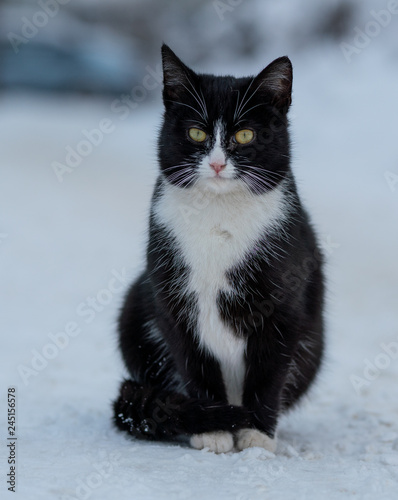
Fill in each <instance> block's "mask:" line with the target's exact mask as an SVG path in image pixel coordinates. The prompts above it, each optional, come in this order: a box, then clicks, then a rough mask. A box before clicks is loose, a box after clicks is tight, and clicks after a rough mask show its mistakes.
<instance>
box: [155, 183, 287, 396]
mask: <svg viewBox="0 0 398 500" xmlns="http://www.w3.org/2000/svg"><path fill="white" fill-rule="evenodd" d="M283 208H284V195H283V189H282V188H277V189H275V190H273V191H271V192H269V193H266V194H264V195H261V196H253V195H249V194H248V193H247V191H246V190H244V189H242V191H234V192H229V193H224V194H215V193H211V192H207V193H206V192H203V191H201V190H199V189H198V188H195V187H194V188H190V189H181V188H177V187H175V186H172V185H169V184H166V185H165V189H164V192H163V195H162V196H161V197H160V198H159V199H158V200H157V203H156V206H155V216H156V218H157V221H158V222H159V223H161V224H163V225H164V226H166V227H167V228H168V229H169V230H171V232H172V234H173V235H174V236H175V238H176V240H177V241H178V244H179V247H180V251H181V253H182V256H183V259H184V261H185V263H186V264H187V266H188V267H189V269H190V279H189V283H188V287H187V290H186V291H187V293H188V292H189V293H191V292H194V294H195V296H196V297H197V301H198V319H197V324H196V335H197V336H198V340H199V343H200V345H201V346H202V348H203V349H207V350H208V351H209V352H210V353H211V354H212V355H213V356H214V357H215V358H216V359H217V360H218V361H219V363H220V366H221V371H222V374H223V380H224V384H225V387H226V392H227V397H228V401H229V403H231V404H241V401H242V391H243V382H244V377H245V371H246V368H245V348H246V342H245V340H243V339H240V338H238V337H237V336H236V335H235V334H234V333H233V332H232V331H231V329H230V327H228V326H227V325H226V324H225V323H224V322H223V321H222V320H221V318H220V314H219V311H218V307H217V295H218V293H219V292H220V291H221V290H223V291H225V292H229V293H232V294H233V293H234V290H233V289H232V288H231V286H230V284H229V283H228V281H227V279H226V272H227V271H228V270H229V269H231V268H232V267H233V266H235V265H236V264H238V263H239V262H240V261H241V260H242V259H243V258H244V257H245V255H246V254H247V252H248V251H249V250H250V249H251V248H252V247H253V245H254V244H255V243H256V241H257V240H258V239H259V238H260V236H262V235H263V234H264V231H267V230H268V231H269V230H270V229H271V228H274V227H275V226H278V225H279V223H280V221H281V220H282V219H283V217H284V210H283Z"/></svg>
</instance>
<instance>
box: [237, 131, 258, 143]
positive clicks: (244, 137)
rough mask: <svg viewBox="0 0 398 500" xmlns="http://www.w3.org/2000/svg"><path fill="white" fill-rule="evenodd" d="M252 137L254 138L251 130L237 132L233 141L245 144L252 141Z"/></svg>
mask: <svg viewBox="0 0 398 500" xmlns="http://www.w3.org/2000/svg"><path fill="white" fill-rule="evenodd" d="M253 137H254V132H253V130H249V129H243V130H239V132H236V134H235V140H236V142H238V143H239V144H247V143H249V142H251V141H252V140H253Z"/></svg>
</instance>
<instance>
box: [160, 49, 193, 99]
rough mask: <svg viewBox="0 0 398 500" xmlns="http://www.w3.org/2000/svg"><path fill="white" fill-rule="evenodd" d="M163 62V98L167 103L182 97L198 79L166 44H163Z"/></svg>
mask: <svg viewBox="0 0 398 500" xmlns="http://www.w3.org/2000/svg"><path fill="white" fill-rule="evenodd" d="M162 63H163V100H164V102H165V104H166V102H167V101H175V100H178V99H181V96H182V95H183V94H186V93H187V89H189V88H190V86H191V85H192V84H193V81H194V80H196V75H195V73H194V72H193V71H192V70H191V69H189V68H188V66H186V65H185V64H184V63H183V62H182V61H181V60H180V59H179V58H178V57H177V56H176V55H175V54H174V52H173V51H172V50H171V49H170V47H168V46H167V45H165V44H163V45H162Z"/></svg>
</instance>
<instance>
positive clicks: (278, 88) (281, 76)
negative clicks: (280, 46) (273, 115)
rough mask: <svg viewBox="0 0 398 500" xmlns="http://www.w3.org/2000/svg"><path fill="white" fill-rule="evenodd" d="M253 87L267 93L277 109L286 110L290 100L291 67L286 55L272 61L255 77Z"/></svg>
mask: <svg viewBox="0 0 398 500" xmlns="http://www.w3.org/2000/svg"><path fill="white" fill-rule="evenodd" d="M254 83H255V85H256V86H255V88H258V87H259V88H260V89H261V90H262V91H265V92H267V93H269V94H270V95H271V96H272V104H273V105H274V106H275V107H277V108H278V109H281V110H282V109H283V110H285V111H287V110H288V108H289V106H290V104H291V102H292V83H293V67H292V63H291V62H290V59H289V58H288V57H286V56H284V57H279V58H278V59H275V61H272V63H271V64H269V65H268V66H267V67H266V68H265V69H263V70H262V71H261V73H259V75H258V76H256V78H255V82H254Z"/></svg>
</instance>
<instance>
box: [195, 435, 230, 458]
mask: <svg viewBox="0 0 398 500" xmlns="http://www.w3.org/2000/svg"><path fill="white" fill-rule="evenodd" d="M190 443H191V446H192V448H196V449H197V450H202V449H203V448H209V450H210V451H214V453H226V452H227V451H231V450H232V449H233V447H234V439H233V437H232V434H231V433H230V432H224V431H219V432H205V433H204V434H194V435H193V436H192V437H191V439H190Z"/></svg>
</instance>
